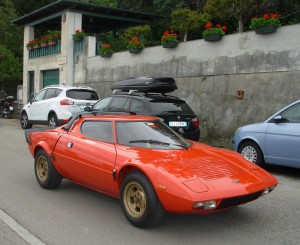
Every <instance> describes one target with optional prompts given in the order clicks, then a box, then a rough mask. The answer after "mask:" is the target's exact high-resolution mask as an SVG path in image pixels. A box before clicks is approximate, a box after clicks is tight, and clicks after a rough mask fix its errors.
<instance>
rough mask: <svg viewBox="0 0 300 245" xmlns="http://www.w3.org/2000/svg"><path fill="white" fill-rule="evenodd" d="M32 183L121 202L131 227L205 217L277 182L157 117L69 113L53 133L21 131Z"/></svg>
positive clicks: (258, 194) (232, 154)
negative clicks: (69, 185)
mask: <svg viewBox="0 0 300 245" xmlns="http://www.w3.org/2000/svg"><path fill="white" fill-rule="evenodd" d="M25 136H26V140H27V143H28V146H29V150H30V152H31V154H32V156H33V157H34V159H35V163H34V170H35V175H36V179H37V181H38V183H39V184H40V185H41V186H42V187H43V188H45V189H54V188H57V187H58V186H59V185H60V184H61V181H62V178H66V179H69V180H71V181H73V182H75V183H78V184H80V185H83V186H86V187H88V188H91V189H94V190H96V191H99V192H103V193H105V194H108V195H111V196H113V197H116V198H120V200H121V206H122V210H123V212H124V214H125V216H126V218H127V219H128V221H129V222H131V223H132V224H133V225H135V226H137V227H148V226H152V225H155V224H157V223H158V222H159V221H161V220H162V218H163V216H164V213H165V212H166V211H167V212H174V213H185V214H208V213H212V212H216V211H220V210H224V209H228V208H231V207H234V206H237V205H240V204H243V203H247V202H250V201H253V200H255V199H257V198H259V197H261V196H263V195H265V194H267V193H269V192H270V191H272V190H273V189H274V188H275V187H276V185H277V183H278V182H277V180H276V179H275V178H274V177H273V176H272V175H271V174H269V173H268V172H266V171H265V170H263V169H262V168H260V167H258V166H257V165H255V164H253V163H251V162H249V161H247V160H245V159H244V158H243V157H242V156H241V155H240V154H238V153H235V152H233V151H229V150H224V149H218V148H214V147H211V146H207V145H204V144H201V143H198V142H193V141H188V140H185V139H184V138H182V137H181V136H180V135H178V134H177V133H176V132H174V131H173V130H172V129H170V128H169V127H168V126H166V125H165V124H164V123H163V122H162V120H161V119H159V118H156V117H150V116H133V115H91V114H79V115H75V116H74V117H73V118H72V119H71V120H70V121H69V123H68V124H66V125H64V126H61V127H58V128H54V129H45V128H43V129H30V130H27V131H26V133H25Z"/></svg>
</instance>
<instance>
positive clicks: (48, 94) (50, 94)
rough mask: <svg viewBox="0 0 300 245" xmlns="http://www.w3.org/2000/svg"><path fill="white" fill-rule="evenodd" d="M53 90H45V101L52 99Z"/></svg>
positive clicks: (53, 95)
mask: <svg viewBox="0 0 300 245" xmlns="http://www.w3.org/2000/svg"><path fill="white" fill-rule="evenodd" d="M55 90H56V89H55V88H49V89H47V92H46V95H45V98H44V99H45V100H47V99H51V98H54V97H55Z"/></svg>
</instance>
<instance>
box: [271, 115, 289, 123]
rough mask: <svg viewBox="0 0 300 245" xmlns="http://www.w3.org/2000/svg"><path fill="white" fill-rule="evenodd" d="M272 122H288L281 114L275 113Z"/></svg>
mask: <svg viewBox="0 0 300 245" xmlns="http://www.w3.org/2000/svg"><path fill="white" fill-rule="evenodd" d="M273 121H274V123H286V122H289V120H288V119H286V118H283V117H282V116H281V115H277V116H275V117H274V118H273Z"/></svg>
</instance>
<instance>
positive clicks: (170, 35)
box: [161, 30, 179, 43]
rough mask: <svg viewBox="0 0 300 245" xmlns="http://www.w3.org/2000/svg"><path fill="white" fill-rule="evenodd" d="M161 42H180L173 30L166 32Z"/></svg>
mask: <svg viewBox="0 0 300 245" xmlns="http://www.w3.org/2000/svg"><path fill="white" fill-rule="evenodd" d="M161 42H162V43H165V42H179V41H178V40H177V34H176V32H174V31H173V30H171V31H168V30H166V31H165V32H164V34H163V35H162V37H161Z"/></svg>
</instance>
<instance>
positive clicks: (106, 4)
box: [89, 0, 118, 8]
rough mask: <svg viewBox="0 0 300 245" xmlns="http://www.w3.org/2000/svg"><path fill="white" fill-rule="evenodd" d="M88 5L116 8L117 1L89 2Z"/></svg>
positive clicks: (95, 0) (92, 0) (91, 0)
mask: <svg viewBox="0 0 300 245" xmlns="http://www.w3.org/2000/svg"><path fill="white" fill-rule="evenodd" d="M89 2H90V3H93V4H98V5H102V6H107V7H113V8H115V7H117V4H118V3H117V1H116V0H90V1H89Z"/></svg>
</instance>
